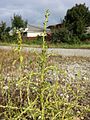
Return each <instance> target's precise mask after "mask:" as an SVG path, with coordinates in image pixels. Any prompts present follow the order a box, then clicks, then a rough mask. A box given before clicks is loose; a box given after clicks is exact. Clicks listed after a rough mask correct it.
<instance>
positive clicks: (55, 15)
mask: <svg viewBox="0 0 90 120" xmlns="http://www.w3.org/2000/svg"><path fill="white" fill-rule="evenodd" d="M76 3H78V4H79V3H86V5H87V6H88V7H90V6H89V5H90V0H36V1H35V0H0V20H4V21H7V22H8V21H9V22H10V19H11V17H12V16H13V14H14V13H16V14H20V15H22V17H23V18H25V19H27V20H28V22H29V23H30V24H41V25H42V23H43V20H44V12H45V10H46V9H49V10H50V13H51V14H50V17H49V24H54V23H58V22H60V19H61V18H63V17H64V16H65V14H66V11H67V9H69V8H71V7H72V6H74V5H75V4H76Z"/></svg>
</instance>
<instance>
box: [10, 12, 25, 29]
mask: <svg viewBox="0 0 90 120" xmlns="http://www.w3.org/2000/svg"><path fill="white" fill-rule="evenodd" d="M11 22H12V23H11V24H12V28H16V29H19V28H25V27H26V26H27V21H24V20H23V19H22V16H21V15H15V14H14V16H13V18H12V19H11Z"/></svg>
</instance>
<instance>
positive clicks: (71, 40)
mask: <svg viewBox="0 0 90 120" xmlns="http://www.w3.org/2000/svg"><path fill="white" fill-rule="evenodd" d="M52 41H53V42H54V43H61V42H62V43H68V44H78V43H80V39H79V38H78V36H75V35H73V34H72V33H71V32H69V31H68V29H67V28H65V27H64V28H60V29H59V30H56V31H54V32H53V34H52Z"/></svg>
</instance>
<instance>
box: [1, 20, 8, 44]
mask: <svg viewBox="0 0 90 120" xmlns="http://www.w3.org/2000/svg"><path fill="white" fill-rule="evenodd" d="M9 30H10V27H6V23H5V22H3V21H2V22H1V24H0V41H2V42H8V40H9Z"/></svg>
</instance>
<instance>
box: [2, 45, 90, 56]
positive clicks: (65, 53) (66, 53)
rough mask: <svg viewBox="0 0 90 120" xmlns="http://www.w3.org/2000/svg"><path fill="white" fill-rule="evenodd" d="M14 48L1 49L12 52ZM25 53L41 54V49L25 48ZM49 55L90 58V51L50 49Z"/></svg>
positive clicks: (3, 47)
mask: <svg viewBox="0 0 90 120" xmlns="http://www.w3.org/2000/svg"><path fill="white" fill-rule="evenodd" d="M13 48H14V47H11V46H0V49H5V50H11V49H13ZM23 50H24V51H32V52H33V51H37V52H41V48H29V47H23ZM47 53H53V54H57V55H62V56H82V57H90V50H89V49H62V48H48V50H47Z"/></svg>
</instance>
